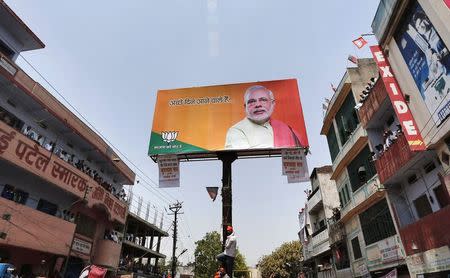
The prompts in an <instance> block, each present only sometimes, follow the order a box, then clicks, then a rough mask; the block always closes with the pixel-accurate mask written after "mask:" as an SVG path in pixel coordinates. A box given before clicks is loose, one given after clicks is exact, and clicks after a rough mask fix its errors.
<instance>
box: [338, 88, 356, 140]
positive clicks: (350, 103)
mask: <svg viewBox="0 0 450 278" xmlns="http://www.w3.org/2000/svg"><path fill="white" fill-rule="evenodd" d="M355 105H356V103H355V98H354V97H353V93H352V91H350V92H349V93H348V95H347V97H346V98H345V100H344V103H343V104H342V106H341V108H340V109H339V111H338V112H337V113H336V116H335V119H336V123H337V128H338V132H339V137H340V139H341V143H342V145H344V144H345V142H347V140H348V139H349V138H350V135H351V134H352V133H353V131H354V130H355V129H356V127H357V126H358V124H359V119H358V114H357V113H356V110H355Z"/></svg>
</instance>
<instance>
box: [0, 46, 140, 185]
mask: <svg viewBox="0 0 450 278" xmlns="http://www.w3.org/2000/svg"><path fill="white" fill-rule="evenodd" d="M0 74H1V75H4V76H5V77H6V78H7V79H9V80H11V82H12V83H14V85H15V86H16V87H19V88H21V89H22V91H23V92H24V93H25V94H27V95H29V96H30V97H32V98H33V99H34V100H35V101H36V102H37V103H40V104H41V105H42V106H43V107H44V108H45V110H47V111H48V112H49V113H50V114H52V115H53V116H55V117H56V118H57V119H59V120H60V121H61V122H62V123H63V124H64V125H66V126H67V127H69V128H70V129H71V130H73V131H75V133H77V134H78V135H79V136H80V137H81V138H82V139H84V140H85V141H87V142H88V143H89V144H90V145H91V146H93V147H95V148H96V149H97V151H98V152H99V153H101V154H102V155H103V156H104V157H105V158H106V159H107V160H108V161H111V163H112V166H113V167H114V168H116V169H117V170H118V171H119V172H120V173H121V174H122V175H123V176H124V177H126V179H127V181H128V182H130V183H133V181H134V179H135V173H134V172H133V171H132V170H131V169H130V168H128V166H127V165H126V164H125V163H124V162H123V161H121V160H120V159H118V158H119V157H118V156H117V154H116V153H115V152H114V151H113V150H112V149H111V147H110V146H109V145H108V144H107V143H106V142H104V140H103V139H102V138H101V137H100V136H99V135H98V134H97V133H95V132H94V131H93V130H91V129H90V128H89V127H88V126H86V124H85V123H83V121H81V120H80V119H79V118H78V117H76V116H75V115H74V114H73V113H72V112H70V110H69V109H67V108H66V107H65V106H64V105H62V104H61V103H60V102H59V101H57V100H56V98H54V97H53V96H52V95H51V93H49V92H48V91H47V90H46V89H45V88H44V87H43V86H42V85H40V84H39V83H38V82H36V81H35V80H33V79H32V78H31V77H30V76H29V75H27V74H26V73H25V72H24V71H23V70H22V69H21V68H20V67H19V66H18V65H17V64H16V63H14V62H13V61H11V60H10V59H9V58H8V57H7V56H6V55H4V54H2V53H0Z"/></svg>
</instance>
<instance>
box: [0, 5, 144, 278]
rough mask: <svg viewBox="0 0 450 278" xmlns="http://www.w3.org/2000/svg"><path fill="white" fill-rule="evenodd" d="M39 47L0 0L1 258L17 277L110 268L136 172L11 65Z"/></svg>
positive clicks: (113, 265)
mask: <svg viewBox="0 0 450 278" xmlns="http://www.w3.org/2000/svg"><path fill="white" fill-rule="evenodd" d="M43 47H44V44H43V43H42V42H41V40H40V39H39V38H38V37H37V36H36V35H35V34H34V33H33V32H32V31H31V30H30V29H29V28H28V27H27V26H26V25H25V23H24V22H23V21H22V20H21V19H20V18H19V17H18V16H17V15H16V14H15V13H14V12H13V11H12V10H11V9H10V8H9V7H8V6H7V5H6V4H5V3H4V2H3V1H0V193H1V198H0V261H2V262H3V261H7V262H10V263H12V264H14V265H15V266H16V268H17V270H18V272H19V273H21V276H24V277H31V276H30V275H38V276H45V277H47V276H48V275H50V274H51V273H54V272H62V271H63V270H66V272H67V273H72V274H73V275H77V273H79V271H80V270H81V269H82V268H83V267H84V265H85V264H88V263H90V264H96V265H100V266H104V267H107V268H108V269H115V268H117V266H118V263H119V258H120V251H121V243H120V242H119V241H118V240H117V239H118V237H120V234H121V233H123V231H124V225H125V221H126V217H127V211H128V207H127V203H126V202H125V200H124V195H125V194H124V191H123V190H122V186H123V185H124V184H129V185H131V184H133V183H134V179H135V174H134V172H133V171H131V170H130V168H129V167H128V166H127V165H126V164H125V163H124V162H123V161H122V160H121V159H120V158H119V157H118V156H117V155H116V154H115V153H114V151H113V150H112V149H111V148H110V147H109V146H108V145H107V143H106V142H105V141H104V140H103V139H102V138H101V137H100V136H99V135H98V134H96V133H95V132H94V131H93V130H92V129H90V128H89V127H88V126H87V125H86V124H85V123H84V122H83V121H81V120H80V119H79V118H78V117H77V116H76V115H74V114H73V113H72V112H71V111H70V110H69V109H67V108H66V107H65V106H64V105H63V104H61V103H60V102H59V101H58V100H57V99H56V98H54V97H53V96H52V95H51V94H50V93H49V92H48V91H47V90H46V89H45V88H44V87H43V86H42V85H40V84H39V83H37V82H36V81H35V80H33V79H32V78H31V77H30V76H29V75H27V73H25V72H24V71H23V70H22V69H21V68H20V67H19V66H18V65H17V64H16V62H15V61H16V58H17V57H18V56H19V55H20V53H21V52H23V51H29V50H35V49H40V48H43Z"/></svg>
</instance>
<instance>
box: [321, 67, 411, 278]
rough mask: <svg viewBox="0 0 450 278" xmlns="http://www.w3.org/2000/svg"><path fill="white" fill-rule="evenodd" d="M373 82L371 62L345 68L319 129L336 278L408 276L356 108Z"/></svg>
mask: <svg viewBox="0 0 450 278" xmlns="http://www.w3.org/2000/svg"><path fill="white" fill-rule="evenodd" d="M376 78H378V68H377V65H376V63H375V62H374V60H373V59H358V64H357V66H355V67H350V68H347V70H346V72H345V74H344V76H343V78H342V80H341V82H340V84H339V86H338V88H337V90H336V92H335V94H334V95H333V98H332V99H331V101H330V104H329V106H328V109H327V111H326V114H325V117H324V124H323V126H322V130H321V134H322V135H325V136H326V137H327V141H328V146H329V149H330V154H331V160H332V175H331V179H332V180H334V181H336V187H337V191H338V196H339V200H340V203H341V209H340V212H339V213H338V212H336V213H335V214H334V215H333V217H332V218H331V219H330V228H329V230H330V240H331V244H332V249H333V252H332V254H333V259H334V262H335V265H336V275H337V277H350V276H351V275H353V276H354V277H366V276H369V275H371V276H372V277H381V276H383V275H385V274H386V273H388V272H390V271H392V270H394V269H396V270H397V273H398V275H399V276H400V277H402V275H408V271H407V268H406V265H405V260H404V254H403V249H402V245H401V242H400V237H399V234H398V230H397V227H396V225H395V223H394V221H393V217H392V215H393V211H392V206H391V204H390V202H389V199H388V198H387V195H386V191H385V190H384V187H383V185H382V183H380V180H379V178H378V175H377V172H376V169H375V165H374V162H373V159H372V150H373V148H372V146H371V145H370V142H369V140H368V131H366V129H365V126H364V125H363V124H362V123H361V120H360V117H359V115H358V111H357V109H356V108H359V106H360V105H358V106H357V103H359V102H360V100H361V98H362V96H363V94H362V92H363V91H364V90H366V89H367V88H366V87H369V88H370V87H371V86H372V84H373V83H374V81H375V80H376ZM378 83H379V82H378ZM378 83H377V84H378ZM376 123H377V124H383V123H384V122H383V121H381V120H377V121H376ZM391 125H395V123H391ZM348 259H349V261H350V262H349V263H348Z"/></svg>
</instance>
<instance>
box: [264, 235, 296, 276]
mask: <svg viewBox="0 0 450 278" xmlns="http://www.w3.org/2000/svg"><path fill="white" fill-rule="evenodd" d="M301 249H302V246H301V244H300V241H298V240H294V241H291V242H286V243H283V244H282V245H281V246H280V247H278V248H277V249H275V250H274V251H273V252H272V254H270V255H267V256H263V257H262V258H261V259H260V260H259V263H258V264H259V268H260V270H261V275H262V277H273V278H295V277H297V275H298V273H299V272H300V271H301V268H300V257H301Z"/></svg>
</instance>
